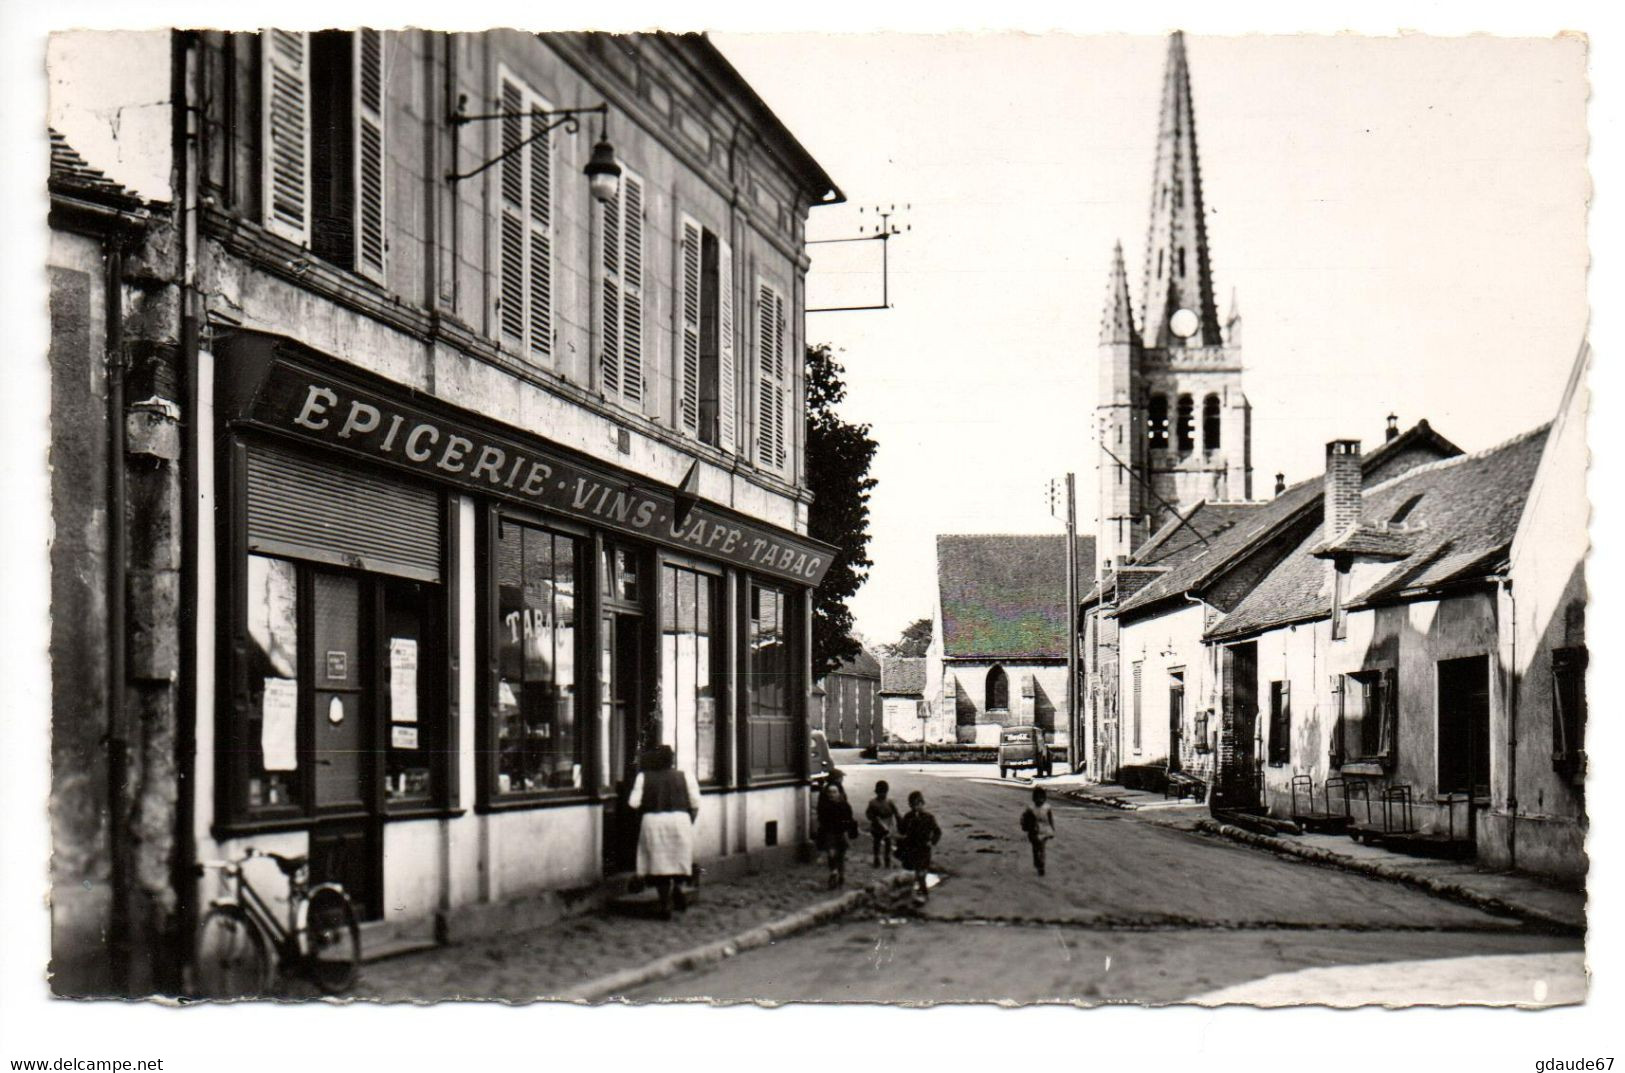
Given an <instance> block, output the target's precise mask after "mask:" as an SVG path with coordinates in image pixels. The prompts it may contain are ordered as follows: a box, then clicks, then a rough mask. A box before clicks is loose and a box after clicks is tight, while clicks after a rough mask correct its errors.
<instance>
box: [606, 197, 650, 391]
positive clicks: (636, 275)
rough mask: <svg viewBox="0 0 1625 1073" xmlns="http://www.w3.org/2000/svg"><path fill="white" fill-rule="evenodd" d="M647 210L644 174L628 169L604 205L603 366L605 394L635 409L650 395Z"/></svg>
mask: <svg viewBox="0 0 1625 1073" xmlns="http://www.w3.org/2000/svg"><path fill="white" fill-rule="evenodd" d="M643 214H644V186H643V180H642V178H640V177H639V176H637V175H634V174H633V173H632V172H631V171H626V170H623V171H622V172H621V185H620V190H619V191H618V192H617V193H616V195H615V197H614V198H613V199H612V200H610V201H605V202H601V203H600V204H599V206H598V221H599V237H600V241H599V244H598V248H599V265H598V267H599V300H598V310H599V359H598V370H599V384H600V386H601V388H602V391H603V393H604V395H605V397H606V398H612V399H618V400H619V401H620V402H622V403H623V404H624V405H626V406H628V407H631V408H634V409H641V408H642V406H643V398H644V374H643V363H644V341H645V338H646V334H645V330H644V329H645V324H644V317H643V308H644V301H643V269H644V257H643V237H644V215H643Z"/></svg>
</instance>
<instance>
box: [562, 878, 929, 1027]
mask: <svg viewBox="0 0 1625 1073" xmlns="http://www.w3.org/2000/svg"><path fill="white" fill-rule="evenodd" d="M913 883H914V875H913V873H911V872H905V873H900V874H898V875H895V876H892V877H891V878H889V879H880V880H876V881H875V882H873V883H871V884H869V885H868V886H867V887H864V888H861V889H859V890H850V891H847V892H846V893H845V894H841V895H838V896H836V897H834V898H826V899H825V900H823V901H821V902H815V903H813V904H812V905H809V906H807V907H806V908H804V909H798V910H796V911H795V912H794V913H790V914H789V915H787V916H782V917H780V918H779V919H777V920H771V921H768V922H767V923H766V924H758V925H757V926H756V927H754V928H751V929H750V930H748V931H742V932H740V933H739V934H737V935H732V936H729V937H728V938H726V939H717V940H715V941H713V942H709V943H705V944H703V945H701V946H696V947H693V948H692V949H689V950H683V951H680V952H678V953H676V954H667V955H666V956H665V957H663V958H658V959H656V960H654V961H651V962H649V963H648V964H646V965H638V966H635V967H634V968H630V969H622V970H621V971H619V972H613V973H610V974H609V975H607V976H600V977H599V978H598V979H596V980H589V981H588V982H586V983H584V984H581V985H579V986H576V987H572V988H570V989H569V990H568V991H565V992H564V993H563V994H561V995H560V996H558V997H559V998H560V999H562V1000H563V1001H566V1002H582V1003H595V1002H603V1001H605V1000H606V999H609V998H611V997H613V996H616V995H619V994H622V993H624V992H627V991H631V990H633V989H634V988H638V987H642V986H643V985H644V984H651V983H654V982H655V981H656V980H665V979H668V978H669V977H672V976H676V975H678V974H679V973H684V972H692V971H693V970H695V969H701V968H706V967H708V966H711V965H715V964H717V963H718V962H721V961H726V960H727V959H728V958H731V957H733V956H734V955H736V954H739V953H742V952H743V951H746V950H754V949H756V948H758V947H762V946H767V945H768V944H769V943H774V942H777V941H778V940H780V939H783V938H785V937H787V936H790V935H794V934H795V933H796V932H799V931H806V930H807V929H808V928H812V927H816V926H817V925H819V924H822V923H824V922H825V921H826V920H833V919H834V918H836V917H839V916H844V915H845V914H847V913H849V912H851V911H852V910H854V909H856V908H858V907H859V906H861V905H863V904H864V903H865V902H868V901H870V900H872V899H874V898H876V897H878V896H879V895H881V894H883V893H885V892H887V891H889V890H895V889H898V888H900V887H904V886H912V885H913Z"/></svg>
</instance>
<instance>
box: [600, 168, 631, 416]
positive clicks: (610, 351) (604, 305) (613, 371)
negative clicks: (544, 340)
mask: <svg viewBox="0 0 1625 1073" xmlns="http://www.w3.org/2000/svg"><path fill="white" fill-rule="evenodd" d="M624 190H625V184H624V182H623V185H622V192H618V193H617V194H616V195H615V196H614V197H613V198H611V199H610V200H608V201H606V202H604V203H603V247H604V248H603V272H604V282H603V287H604V293H603V295H602V296H601V301H600V307H601V309H602V316H603V318H604V340H603V356H602V359H601V361H602V375H603V390H604V394H606V395H619V394H620V393H621V199H622V197H623V196H624Z"/></svg>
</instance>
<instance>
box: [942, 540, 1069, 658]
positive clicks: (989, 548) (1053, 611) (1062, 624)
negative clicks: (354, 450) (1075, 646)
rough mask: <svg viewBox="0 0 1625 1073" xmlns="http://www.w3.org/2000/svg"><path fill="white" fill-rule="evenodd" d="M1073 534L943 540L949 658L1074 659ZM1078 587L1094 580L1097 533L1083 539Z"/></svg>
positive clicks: (944, 642)
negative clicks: (1069, 541) (1069, 561)
mask: <svg viewBox="0 0 1625 1073" xmlns="http://www.w3.org/2000/svg"><path fill="white" fill-rule="evenodd" d="M1065 547H1066V537H1064V536H1058V535H1057V536H1049V535H1039V536H1016V535H1011V534H1003V533H995V534H970V535H964V534H959V535H944V536H939V537H937V591H938V595H939V597H940V599H941V601H942V645H943V655H945V656H947V657H950V658H961V659H968V658H987V659H1016V658H1022V657H1026V658H1032V659H1054V658H1063V659H1064V658H1065V657H1066V647H1067V646H1066V638H1067V624H1068V621H1069V619H1070V616H1069V615H1068V614H1067V608H1066V552H1065ZM1077 553H1078V586H1079V591H1084V590H1087V589H1088V588H1089V587H1090V585H1091V584H1092V583H1093V581H1094V574H1095V538H1094V537H1092V536H1082V535H1080V536H1079V537H1078V548H1077Z"/></svg>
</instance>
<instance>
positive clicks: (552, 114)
mask: <svg viewBox="0 0 1625 1073" xmlns="http://www.w3.org/2000/svg"><path fill="white" fill-rule="evenodd" d="M460 104H461V102H459V106H460ZM587 115H601V116H606V117H607V116H608V115H609V105H608V104H598V105H594V106H593V107H591V108H554V109H551V110H548V111H543V110H542V109H539V108H538V109H536V110H535V111H532V112H507V111H503V112H483V113H480V114H478V115H469V114H468V113H466V112H463V111H461V109H460V107H459V110H458V111H456V112H453V113H452V114H451V116H450V118H449V120H448V122H450V123H451V125H452V127H453V128H457V127H461V126H463V125H464V124H465V123H482V122H486V121H488V120H492V119H538V118H540V119H543V120H545V121H546V124H545V125H544V126H543V127H542V129H541V130H538V131H535V132H533V133H532V134H531V135H530V137H528V138H526V139H525V140H524V141H521V142H517V143H515V144H514V145H511V146H509V147H508V148H507V149H504V150H503V151H502V152H501V153H499V154H498V155H496V156H494V157H492V158H491V159H490V160H487V161H486V162H485V163H483V164H481V165H480V166H479V167H477V168H475V169H473V170H472V171H465V172H448V173H447V174H446V181H447V182H450V183H458V182H462V181H463V180H464V179H472V178H473V177H474V176H476V175H478V174H479V173H480V172H482V171H486V170H487V169H489V168H493V167H495V166H496V165H498V164H500V163H502V162H503V161H504V160H507V159H508V158H509V157H511V156H513V155H514V154H515V153H517V152H519V150H521V149H523V148H525V146H527V145H529V144H531V143H532V142H534V141H538V140H539V139H541V138H544V137H546V136H547V135H548V134H550V133H552V132H553V131H555V130H558V129H559V128H560V127H563V128H564V131H565V133H567V134H575V133H576V132H578V131H579V130H580V129H581V117H582V116H587Z"/></svg>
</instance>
